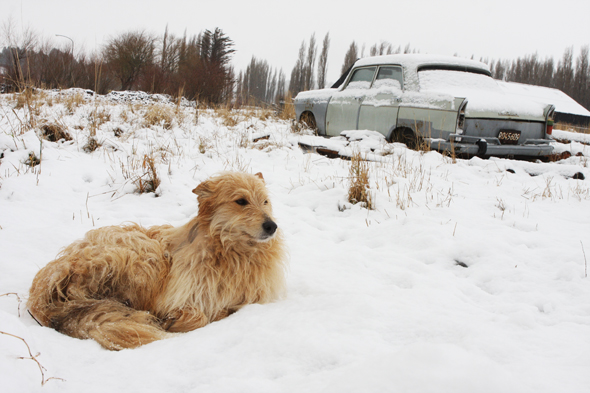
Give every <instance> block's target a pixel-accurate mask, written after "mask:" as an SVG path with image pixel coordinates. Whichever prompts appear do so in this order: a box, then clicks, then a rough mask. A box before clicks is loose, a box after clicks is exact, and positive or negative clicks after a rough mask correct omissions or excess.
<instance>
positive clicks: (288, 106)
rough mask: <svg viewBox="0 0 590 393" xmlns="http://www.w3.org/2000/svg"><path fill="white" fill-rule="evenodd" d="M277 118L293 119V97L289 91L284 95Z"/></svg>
mask: <svg viewBox="0 0 590 393" xmlns="http://www.w3.org/2000/svg"><path fill="white" fill-rule="evenodd" d="M279 119H281V120H291V119H295V104H294V103H293V97H292V96H291V93H287V95H286V96H285V100H284V102H283V104H282V105H281V108H280V110H279Z"/></svg>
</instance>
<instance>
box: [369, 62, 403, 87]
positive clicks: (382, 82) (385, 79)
mask: <svg viewBox="0 0 590 393" xmlns="http://www.w3.org/2000/svg"><path fill="white" fill-rule="evenodd" d="M383 86H391V87H396V88H398V89H400V90H401V89H402V88H403V87H404V77H403V70H402V68H401V67H389V66H388V67H379V72H378V73H377V78H375V83H373V87H376V88H378V87H383Z"/></svg>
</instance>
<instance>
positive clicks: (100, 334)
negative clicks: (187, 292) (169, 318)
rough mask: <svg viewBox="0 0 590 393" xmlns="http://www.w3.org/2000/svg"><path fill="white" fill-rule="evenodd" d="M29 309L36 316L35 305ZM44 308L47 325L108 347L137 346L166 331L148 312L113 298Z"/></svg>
mask: <svg viewBox="0 0 590 393" xmlns="http://www.w3.org/2000/svg"><path fill="white" fill-rule="evenodd" d="M54 306H56V305H55V304H54ZM29 308H30V310H31V313H32V315H33V316H35V317H36V315H35V314H38V313H36V312H35V311H38V310H36V309H35V306H34V305H29ZM46 311H49V312H48V313H46V314H45V317H46V318H47V321H48V323H47V326H49V327H52V328H54V329H55V330H57V331H59V332H61V333H64V334H67V335H69V336H72V337H76V338H80V339H88V338H92V339H94V340H96V341H97V342H98V343H99V344H100V345H102V346H103V347H105V348H106V349H110V350H116V351H118V350H121V349H125V348H136V347H139V346H140V345H145V344H148V343H151V342H152V341H156V340H161V339H163V338H165V337H166V335H167V334H168V333H166V332H165V331H164V330H163V329H162V328H161V327H160V326H159V321H158V319H157V318H156V317H154V316H153V315H151V314H150V313H148V312H147V311H139V310H134V309H132V308H130V307H127V306H126V305H125V304H122V303H120V302H118V301H116V300H112V299H102V300H75V301H68V302H65V303H61V304H60V305H59V306H58V307H51V310H48V309H46Z"/></svg>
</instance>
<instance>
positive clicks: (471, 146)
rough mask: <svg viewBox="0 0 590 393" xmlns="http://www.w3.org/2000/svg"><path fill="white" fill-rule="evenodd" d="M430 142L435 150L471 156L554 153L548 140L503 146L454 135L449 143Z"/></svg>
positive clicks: (494, 142)
mask: <svg viewBox="0 0 590 393" xmlns="http://www.w3.org/2000/svg"><path fill="white" fill-rule="evenodd" d="M429 142H430V148H431V149H433V150H438V151H440V152H449V153H451V152H452V153H454V154H461V155H469V156H486V157H487V156H496V157H502V156H524V157H545V156H549V155H551V153H552V152H553V146H552V145H551V144H550V142H551V141H550V140H548V139H532V140H531V139H529V140H526V141H525V143H523V144H518V145H502V144H500V141H499V140H498V139H497V138H475V137H466V136H461V135H455V134H452V135H451V136H450V138H449V140H447V141H445V140H441V139H430V141H429Z"/></svg>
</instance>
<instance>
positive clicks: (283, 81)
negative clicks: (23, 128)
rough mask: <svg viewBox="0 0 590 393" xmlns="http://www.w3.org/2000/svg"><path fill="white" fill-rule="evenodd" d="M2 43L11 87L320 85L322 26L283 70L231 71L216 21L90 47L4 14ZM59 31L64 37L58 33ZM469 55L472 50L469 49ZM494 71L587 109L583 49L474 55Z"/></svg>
mask: <svg viewBox="0 0 590 393" xmlns="http://www.w3.org/2000/svg"><path fill="white" fill-rule="evenodd" d="M3 38H4V40H5V45H4V48H3V49H2V50H1V51H0V66H4V68H5V69H6V71H7V72H6V73H5V74H4V75H2V74H0V82H1V81H2V78H3V79H4V80H5V82H8V83H9V84H12V86H13V87H14V88H15V89H16V90H22V89H23V88H24V87H25V86H30V85H33V86H38V87H44V88H70V87H80V88H84V89H91V90H94V91H96V92H97V93H99V94H105V93H108V92H109V91H112V90H142V91H146V92H148V93H163V94H169V95H172V96H177V95H178V96H184V97H186V98H188V99H190V100H197V101H199V102H202V103H204V104H214V105H215V104H222V103H224V104H232V105H237V106H241V105H246V104H247V105H280V104H281V102H284V100H285V99H286V98H287V97H294V96H295V95H297V93H299V92H300V91H304V90H311V89H315V88H325V87H327V86H326V85H327V83H328V80H327V74H328V54H329V50H330V34H329V32H328V33H326V35H325V37H324V39H323V40H322V42H321V51H320V52H319V56H318V47H319V45H318V43H317V42H316V38H315V33H314V34H312V35H311V37H310V38H309V40H308V41H306V40H303V41H302V43H301V46H300V47H299V51H298V56H297V60H296V62H295V65H294V67H293V69H292V70H291V73H290V78H287V75H286V74H285V72H284V71H283V70H282V69H278V68H274V67H272V66H271V65H270V64H269V63H268V62H267V61H266V60H264V59H259V58H257V57H256V56H252V59H251V61H250V63H249V64H248V65H247V67H246V69H245V70H242V71H239V73H238V74H237V76H236V73H235V71H234V68H233V66H232V64H231V60H232V56H233V54H234V53H235V51H236V50H235V49H234V42H233V41H232V40H231V39H230V38H229V37H228V36H227V35H225V33H224V32H223V31H222V30H221V29H219V28H216V29H214V30H213V31H210V30H205V31H203V32H200V33H199V34H197V35H194V36H191V37H188V36H187V35H186V33H185V34H184V35H183V36H182V37H177V36H174V35H173V34H170V33H169V32H168V27H166V30H165V31H164V34H163V35H162V36H159V37H158V36H155V35H153V34H152V33H148V32H146V31H144V30H131V31H128V32H124V33H121V34H119V35H118V36H116V37H113V38H111V39H109V40H108V41H107V43H106V44H105V45H104V46H103V47H102V48H101V49H100V50H99V51H97V52H96V53H93V54H91V55H87V54H86V53H84V52H83V51H80V52H79V53H77V54H75V53H74V43H73V41H72V45H71V47H70V48H68V49H61V48H58V47H57V46H55V45H54V44H53V43H52V42H51V41H50V40H46V41H43V40H41V39H40V38H39V36H38V35H37V34H36V33H35V32H33V31H32V30H31V29H25V30H24V31H23V32H22V33H20V34H17V33H16V29H15V28H14V24H13V23H12V22H11V21H9V22H7V23H5V24H4V26H3ZM66 38H67V37H66ZM418 52H419V51H417V50H416V49H412V48H411V47H410V44H407V45H406V46H405V47H403V48H402V46H401V45H400V46H397V47H395V46H394V45H392V44H391V43H389V42H387V41H381V42H379V43H377V44H374V45H372V46H371V47H369V50H368V53H367V54H368V55H369V56H376V55H387V54H397V53H418ZM362 57H365V45H363V46H362V47H361V48H359V45H358V44H357V43H356V41H353V42H352V43H351V44H350V46H349V47H348V50H347V52H346V54H345V56H344V59H343V63H342V66H341V68H340V71H341V74H342V73H344V72H345V71H346V70H348V69H349V68H350V66H351V65H352V64H354V62H355V61H356V60H357V59H358V58H362ZM472 58H473V56H472ZM480 61H481V62H484V63H487V64H488V65H489V67H490V69H491V71H492V76H493V77H494V78H495V79H499V80H503V81H508V82H519V83H525V84H532V85H538V86H545V87H551V88H556V89H559V90H561V91H563V92H564V93H566V94H567V95H569V96H570V97H572V98H573V99H574V100H576V101H577V102H578V103H579V104H580V105H582V106H584V107H585V108H586V109H588V110H590V51H589V45H584V46H582V48H580V51H579V54H578V55H577V56H576V57H575V60H574V47H573V46H571V47H568V48H566V49H565V51H564V54H563V56H562V57H561V59H559V60H557V61H556V60H554V59H553V58H552V57H546V58H543V59H542V58H540V56H539V55H538V54H537V53H534V54H529V55H525V56H523V57H518V58H516V59H513V60H506V59H498V60H496V59H488V58H480Z"/></svg>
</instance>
